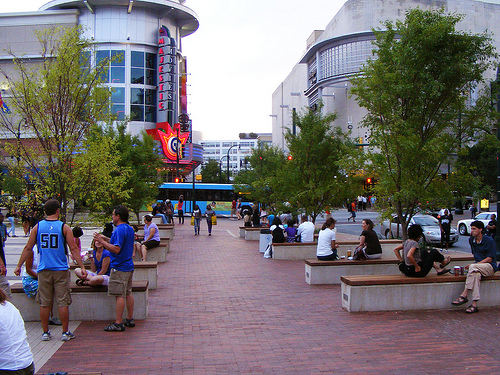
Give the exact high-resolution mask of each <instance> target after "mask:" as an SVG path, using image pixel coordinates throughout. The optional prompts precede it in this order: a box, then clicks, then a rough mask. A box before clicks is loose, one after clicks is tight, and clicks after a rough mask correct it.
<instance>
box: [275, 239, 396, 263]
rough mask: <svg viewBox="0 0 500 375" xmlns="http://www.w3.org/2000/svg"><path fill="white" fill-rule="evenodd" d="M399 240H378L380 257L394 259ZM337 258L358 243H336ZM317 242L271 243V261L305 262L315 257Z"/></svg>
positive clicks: (344, 254)
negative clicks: (337, 246) (380, 247)
mask: <svg viewBox="0 0 500 375" xmlns="http://www.w3.org/2000/svg"><path fill="white" fill-rule="evenodd" d="M401 243H402V242H401V240H380V245H381V246H382V257H383V258H385V259H396V256H395V255H394V251H393V250H394V248H395V247H396V246H398V245H399V244H401ZM336 244H337V245H339V248H338V249H337V254H338V256H339V257H340V256H344V257H345V256H346V254H347V250H351V252H354V249H355V248H356V246H358V245H359V241H342V242H339V241H337V242H336ZM317 247H318V243H317V242H291V243H273V259H277V260H306V259H310V258H315V257H316V250H317Z"/></svg>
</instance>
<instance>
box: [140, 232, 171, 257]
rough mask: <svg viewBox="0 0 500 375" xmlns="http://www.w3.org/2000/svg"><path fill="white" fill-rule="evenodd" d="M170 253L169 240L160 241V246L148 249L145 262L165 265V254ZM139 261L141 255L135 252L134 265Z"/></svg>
mask: <svg viewBox="0 0 500 375" xmlns="http://www.w3.org/2000/svg"><path fill="white" fill-rule="evenodd" d="M169 252H170V239H169V238H167V239H161V240H160V244H159V245H158V246H157V247H153V248H152V249H148V253H147V254H146V260H151V261H154V262H158V263H165V262H166V261H167V254H168V253H169ZM140 260H141V254H140V253H139V252H136V254H135V257H134V263H136V262H139V261H140Z"/></svg>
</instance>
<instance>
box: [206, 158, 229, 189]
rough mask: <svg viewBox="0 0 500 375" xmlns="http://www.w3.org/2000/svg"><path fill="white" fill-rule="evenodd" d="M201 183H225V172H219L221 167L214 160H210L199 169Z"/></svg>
mask: <svg viewBox="0 0 500 375" xmlns="http://www.w3.org/2000/svg"><path fill="white" fill-rule="evenodd" d="M201 181H202V182H204V183H210V182H211V183H215V184H218V183H226V182H227V173H226V171H221V165H220V164H219V163H218V162H217V160H215V159H210V160H209V161H208V163H206V164H205V165H204V166H203V167H202V168H201Z"/></svg>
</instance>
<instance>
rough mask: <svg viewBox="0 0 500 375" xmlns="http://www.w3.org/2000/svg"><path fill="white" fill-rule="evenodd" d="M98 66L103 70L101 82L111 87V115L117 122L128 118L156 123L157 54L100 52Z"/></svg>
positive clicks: (96, 60) (96, 55) (115, 51)
mask: <svg viewBox="0 0 500 375" xmlns="http://www.w3.org/2000/svg"><path fill="white" fill-rule="evenodd" d="M95 63H96V65H98V64H102V65H103V66H104V70H103V73H102V76H101V78H102V80H103V82H104V83H106V84H107V85H108V86H110V87H111V90H112V94H111V112H112V113H113V114H114V115H116V118H117V120H119V121H121V120H124V119H125V117H126V116H127V115H128V116H130V120H131V121H145V122H153V123H155V122H156V71H157V68H156V54H155V53H149V52H142V51H130V54H127V52H126V51H124V50H99V51H96V53H95ZM127 67H130V70H129V74H127V71H126V70H127ZM127 81H128V82H127ZM127 90H128V93H127ZM127 94H128V96H129V98H127Z"/></svg>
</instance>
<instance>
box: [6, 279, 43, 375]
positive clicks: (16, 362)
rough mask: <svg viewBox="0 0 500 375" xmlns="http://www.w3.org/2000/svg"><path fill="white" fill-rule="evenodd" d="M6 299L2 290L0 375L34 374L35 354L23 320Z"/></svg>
mask: <svg viewBox="0 0 500 375" xmlns="http://www.w3.org/2000/svg"><path fill="white" fill-rule="evenodd" d="M6 297H7V296H6V294H5V293H4V291H3V290H1V289H0V373H2V374H3V373H7V372H8V371H9V372H10V371H15V372H16V374H20V375H31V374H34V373H35V366H34V364H33V354H31V349H30V346H29V344H28V340H27V339H26V330H25V329H24V321H23V318H22V317H21V314H20V313H19V310H18V309H16V308H15V307H14V305H13V304H12V303H10V302H8V301H6V300H5V299H6Z"/></svg>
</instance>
